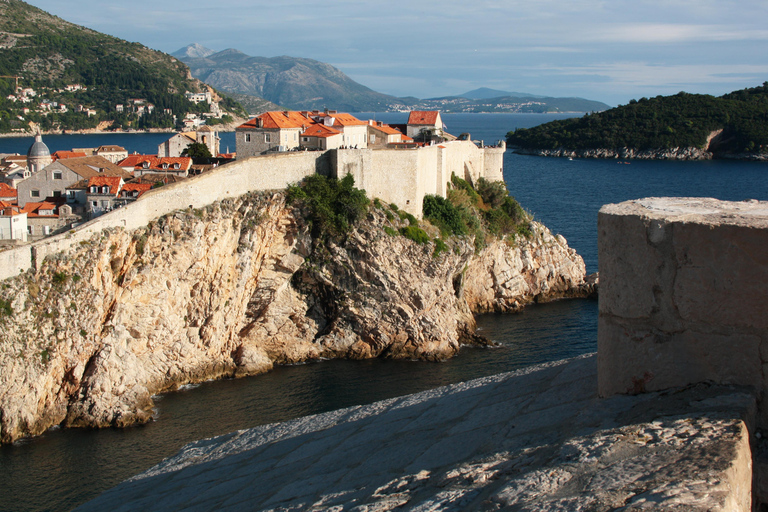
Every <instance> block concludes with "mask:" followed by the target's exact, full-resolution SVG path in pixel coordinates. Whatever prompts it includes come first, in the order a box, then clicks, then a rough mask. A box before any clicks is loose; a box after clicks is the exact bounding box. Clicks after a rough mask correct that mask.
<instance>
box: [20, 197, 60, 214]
mask: <svg viewBox="0 0 768 512" xmlns="http://www.w3.org/2000/svg"><path fill="white" fill-rule="evenodd" d="M40 210H50V211H52V212H54V213H53V214H52V215H41V214H40V213H38V212H39V211H40ZM21 211H22V212H23V213H26V214H27V217H58V215H57V214H56V213H55V211H56V205H55V204H54V203H49V202H48V201H43V202H42V203H26V204H25V205H24V207H23V208H22V209H21Z"/></svg>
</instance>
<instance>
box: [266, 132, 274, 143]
mask: <svg viewBox="0 0 768 512" xmlns="http://www.w3.org/2000/svg"><path fill="white" fill-rule="evenodd" d="M264 142H272V140H271V138H270V137H269V134H268V133H265V134H264Z"/></svg>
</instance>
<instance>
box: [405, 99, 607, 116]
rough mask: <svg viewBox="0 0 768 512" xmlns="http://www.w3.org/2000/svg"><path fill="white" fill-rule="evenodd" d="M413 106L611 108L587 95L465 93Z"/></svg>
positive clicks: (493, 109) (549, 110)
mask: <svg viewBox="0 0 768 512" xmlns="http://www.w3.org/2000/svg"><path fill="white" fill-rule="evenodd" d="M412 108H416V109H419V110H440V111H442V112H466V113H481V112H507V113H556V112H602V111H603V110H607V109H609V108H610V107H609V106H608V105H606V104H605V103H602V102H600V101H592V100H585V99H583V98H549V97H545V96H540V97H539V96H537V97H534V96H525V97H517V96H501V97H493V98H487V99H477V100H474V99H468V98H465V97H462V96H446V97H443V98H431V99H428V100H420V101H418V102H417V103H416V104H415V105H412Z"/></svg>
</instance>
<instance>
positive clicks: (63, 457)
mask: <svg viewBox="0 0 768 512" xmlns="http://www.w3.org/2000/svg"><path fill="white" fill-rule="evenodd" d="M596 319H597V302H596V301H589V300H573V301H561V302H555V303H551V304H542V305H535V306H531V307H530V308H527V309H525V310H523V312H522V313H519V314H514V315H496V314H491V315H481V316H480V317H478V325H479V329H480V333H481V334H483V335H485V336H486V337H488V338H490V339H492V340H494V341H496V342H497V343H499V346H498V347H494V348H474V347H465V348H463V349H462V350H461V352H460V354H459V355H458V356H457V357H455V358H453V359H450V360H448V361H445V362H442V363H429V362H423V361H394V360H381V359H374V360H367V361H338V360H334V361H322V362H316V363H309V364H304V365H297V366H287V367H279V368H276V369H275V370H274V371H272V372H270V373H267V374H264V375H259V376H256V377H250V378H246V379H236V380H225V381H218V382H207V383H204V384H201V385H199V386H194V387H187V388H185V389H184V390H181V391H177V392H174V393H169V394H166V395H164V396H161V397H158V399H157V401H156V405H157V409H158V415H157V420H156V421H155V422H152V423H150V424H148V425H145V426H140V427H133V428H127V429H122V430H121V429H105V430H100V431H95V430H52V431H49V432H47V433H46V434H45V435H43V436H41V437H39V438H35V439H31V440H25V441H22V442H19V443H16V444H14V445H12V446H6V447H3V448H0V470H2V473H3V475H4V477H3V478H2V479H0V510H18V511H32V510H70V509H72V508H73V507H75V506H77V505H79V504H81V503H84V502H85V501H88V500H89V499H91V498H94V497H95V496H97V495H98V494H99V493H101V492H102V491H104V490H106V489H109V488H110V487H113V486H115V485H116V484H118V483H119V482H121V481H123V480H124V479H126V478H128V477H130V476H133V475H135V474H136V473H139V472H141V471H143V470H145V469H147V468H149V467H151V466H152V465H154V464H156V463H158V462H160V461H161V460H162V459H163V458H165V457H168V456H170V455H173V454H174V453H176V452H177V451H178V450H179V449H180V448H181V447H182V446H183V445H185V444H186V443H189V442H191V441H195V440H198V439H203V438H206V437H211V436H216V435H220V434H225V433H228V432H232V431H234V430H239V429H244V428H250V427H254V426H257V425H264V424H269V423H274V422H279V421H286V420H289V419H293V418H297V417H300V416H305V415H308V414H316V413H322V412H326V411H331V410H335V409H338V408H341V407H349V406H353V405H360V404H367V403H371V402H374V401H377V400H383V399H386V398H392V397H395V396H401V395H405V394H409V393H416V392H418V391H423V390H426V389H432V388H435V387H438V386H442V385H446V384H451V383H455V382H461V381H466V380H469V379H473V378H477V377H483V376H487V375H493V374H496V373H501V372H504V371H510V370H514V369H517V368H521V367H525V366H529V365H531V364H536V363H541V362H546V361H551V360H556V359H563V358H566V357H572V356H574V355H578V354H583V353H587V352H592V351H594V350H595V348H596V344H597V334H596V333H597V325H596ZM552 326H560V327H561V328H560V329H559V332H560V334H557V333H555V332H553V330H552Z"/></svg>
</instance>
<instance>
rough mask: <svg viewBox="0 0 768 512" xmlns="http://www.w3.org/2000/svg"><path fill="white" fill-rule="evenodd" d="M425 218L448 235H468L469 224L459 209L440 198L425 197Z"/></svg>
mask: <svg viewBox="0 0 768 512" xmlns="http://www.w3.org/2000/svg"><path fill="white" fill-rule="evenodd" d="M424 217H425V218H427V219H429V221H430V222H431V223H432V224H434V225H435V226H437V227H438V228H439V229H440V231H441V232H442V233H444V234H446V235H466V234H467V233H468V230H467V224H466V222H465V221H464V218H463V215H462V213H461V212H460V211H459V209H458V208H456V207H455V206H454V205H453V204H451V202H450V201H448V200H446V199H444V198H442V197H440V196H433V195H427V196H424Z"/></svg>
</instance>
